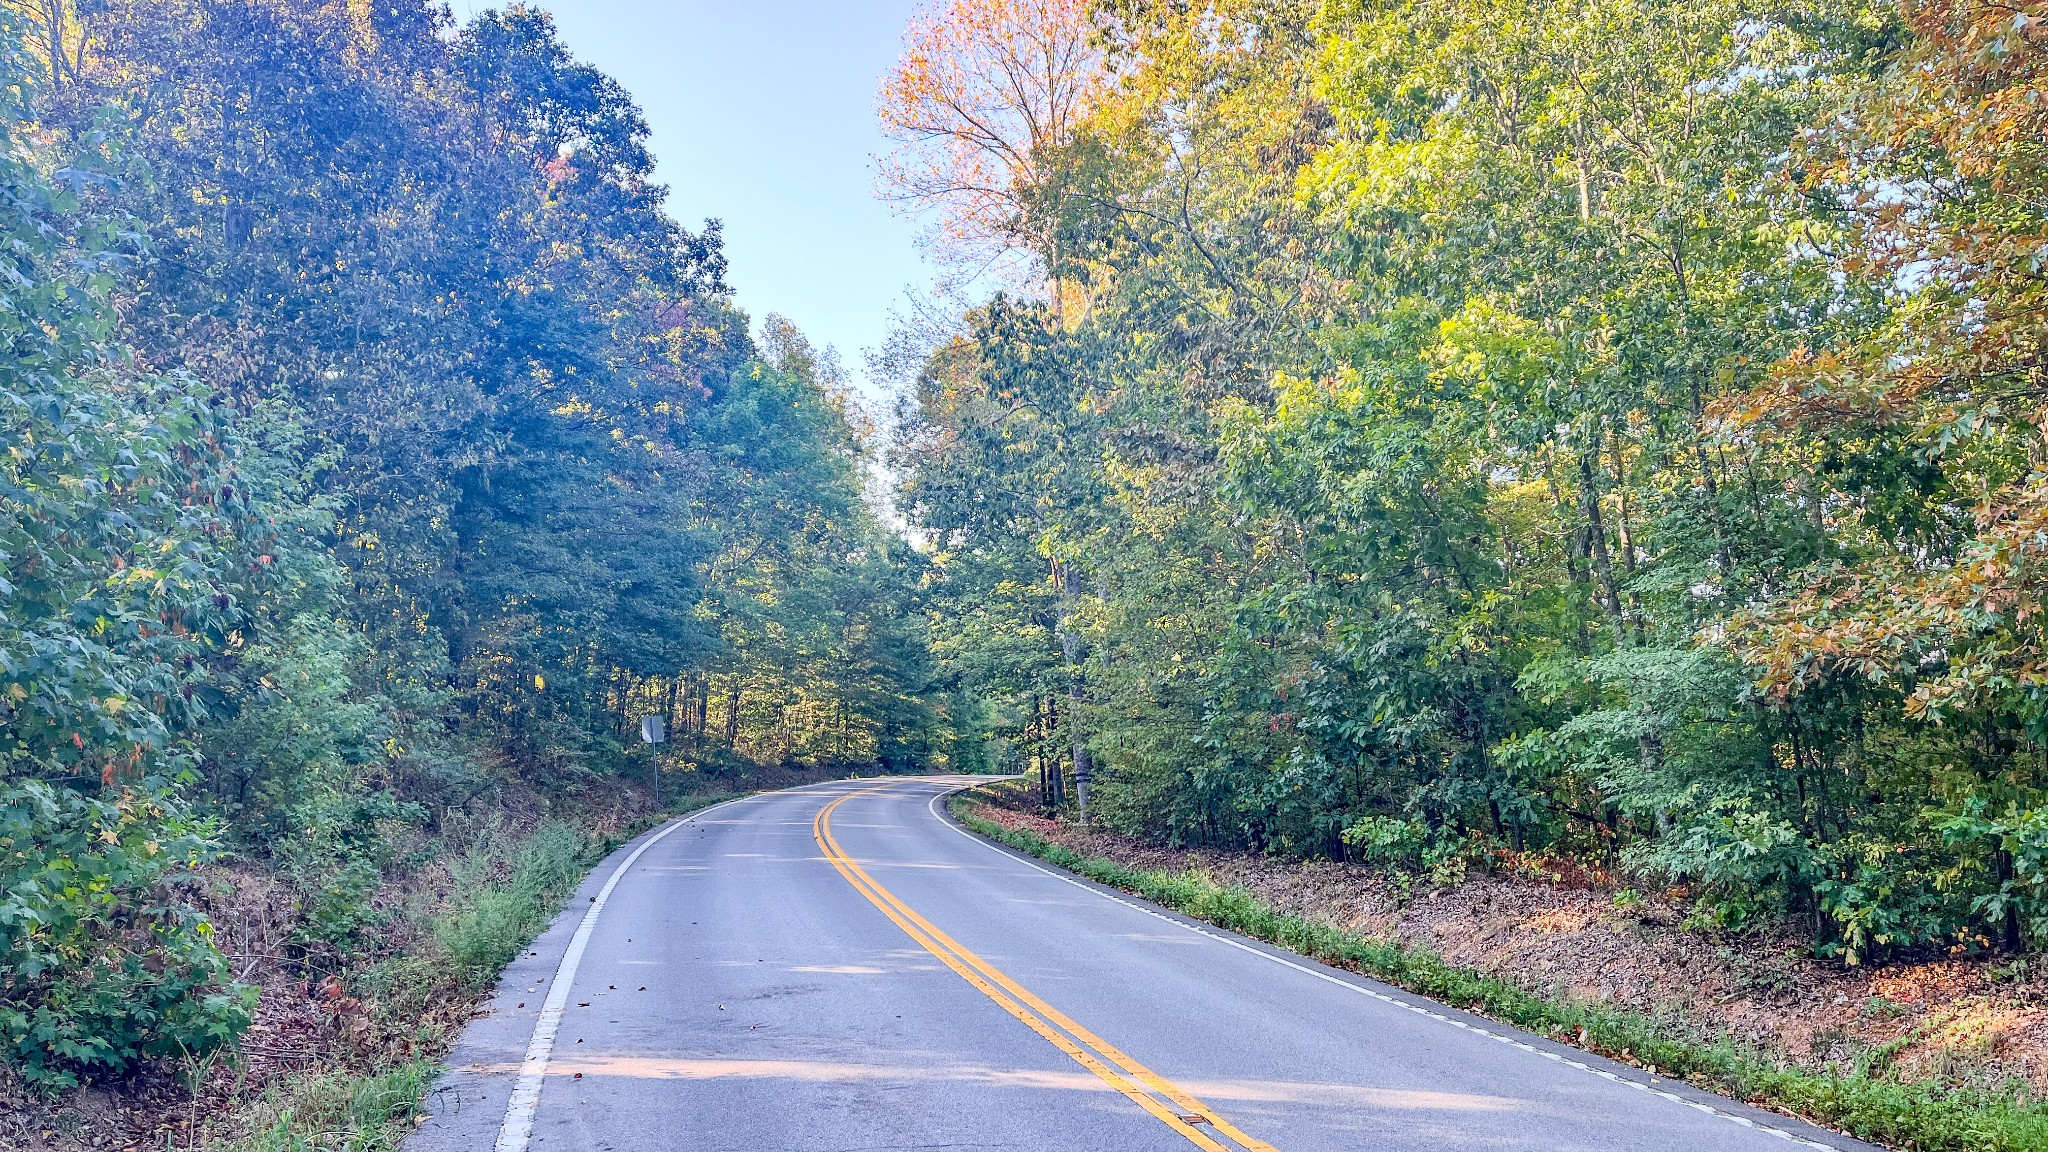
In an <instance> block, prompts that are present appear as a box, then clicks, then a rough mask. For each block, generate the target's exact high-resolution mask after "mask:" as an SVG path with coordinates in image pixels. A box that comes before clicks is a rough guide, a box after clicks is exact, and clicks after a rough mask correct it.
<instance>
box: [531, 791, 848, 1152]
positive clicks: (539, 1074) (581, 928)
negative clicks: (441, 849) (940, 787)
mask: <svg viewBox="0 0 2048 1152" xmlns="http://www.w3.org/2000/svg"><path fill="white" fill-rule="evenodd" d="M855 779H859V778H858V777H856V778H855ZM820 783H825V784H844V783H847V781H844V780H828V781H820ZM817 786H818V785H816V784H808V785H803V786H802V787H798V788H785V789H782V790H780V791H778V792H756V793H754V794H753V795H752V796H735V797H733V798H732V799H730V800H721V801H719V802H718V803H716V804H712V805H710V806H708V807H704V808H699V809H697V810H696V811H695V812H691V813H689V814H687V815H684V816H679V817H677V818H676V819H674V820H671V821H669V822H668V823H667V824H666V825H663V826H662V828H661V829H660V830H659V831H657V832H655V833H654V834H653V835H651V836H649V837H647V838H646V839H644V840H642V841H640V846H639V847H637V848H635V849H633V851H632V853H631V854H630V855H628V856H627V857H626V858H625V859H624V860H621V861H619V866H618V867H616V868H614V869H612V874H611V876H609V877H608V878H606V880H605V882H604V887H602V888H600V889H598V890H597V895H596V896H595V897H592V898H591V901H590V908H589V909H588V910H587V911H585V912H584V913H583V922H582V923H580V924H578V925H577V926H576V935H574V936H573V937H571V938H570V939H569V947H568V948H567V949H566V950H565V951H564V952H563V953H562V963H561V965H560V966H559V967H557V968H556V969H555V975H554V979H553V980H552V981H550V982H549V984H548V998H547V1002H546V1003H544V1004H542V1005H541V1009H540V1018H539V1019H537V1020H535V1021H534V1022H533V1038H532V1039H531V1040H529V1041H528V1042H527V1045H526V1059H525V1060H523V1061H521V1062H520V1064H519V1080H518V1082H517V1083H515V1084H514V1085H513V1086H512V1098H511V1099H509V1100H507V1101H506V1102H505V1120H504V1123H502V1124H500V1125H499V1126H498V1143H497V1152H526V1145H527V1142H528V1141H529V1140H531V1139H532V1138H533V1116H534V1112H535V1111H536V1110H537V1109H538V1108H539V1107H540V1090H541V1085H542V1084H544V1083H546V1082H547V1075H548V1058H549V1057H550V1056H552V1055H553V1054H554V1051H555V1034H556V1033H558V1032H560V1031H561V1029H562V1011H563V1009H564V1008H566V1007H567V1006H568V1003H569V993H570V992H571V991H572V990H573V989H574V987H575V984H576V968H577V966H578V965H580V964H581V963H582V962H583V949H584V946H585V945H587V944H589V943H590V936H591V933H593V932H595V931H596V930H597V917H598V914H599V913H601V912H603V911H604V905H605V901H606V900H608V899H610V898H611V894H612V889H614V888H616V887H618V886H619V881H620V880H621V879H623V878H624V877H625V875H626V870H627V869H628V868H631V867H632V866H633V864H634V862H635V861H637V860H639V859H640V854H641V853H642V852H645V851H647V850H648V849H649V848H652V847H654V846H655V844H657V843H659V842H660V841H661V840H662V839H663V838H664V837H666V836H667V835H668V834H669V833H671V832H673V831H675V830H676V829H678V828H681V827H682V826H683V825H685V824H688V823H690V822H691V821H692V820H695V819H697V818H698V817H699V816H708V815H710V814H711V813H713V812H716V811H718V810H719V809H720V808H726V807H730V806H731V805H734V804H739V803H743V802H745V801H748V800H752V799H754V798H755V797H758V796H777V795H782V794H783V793H786V792H801V791H806V790H808V789H811V788H816V787H817Z"/></svg>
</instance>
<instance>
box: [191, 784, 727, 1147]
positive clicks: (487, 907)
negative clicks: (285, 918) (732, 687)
mask: <svg viewBox="0 0 2048 1152" xmlns="http://www.w3.org/2000/svg"><path fill="white" fill-rule="evenodd" d="M730 799H733V796H730V795H719V796H698V797H690V798H687V799H685V800H682V801H680V802H678V803H677V804H676V805H675V806H673V807H671V808H670V809H669V810H668V811H667V812H666V813H664V814H663V816H662V817H661V819H664V820H666V819H670V818H673V817H675V816H677V815H680V814H683V813H687V812H692V811H695V810H697V809H700V808H705V807H708V806H710V805H712V804H716V803H719V802H721V801H724V800H730ZM653 823H654V821H646V822H643V823H642V824H640V825H639V826H637V827H634V828H630V829H627V830H626V831H625V832H624V833H622V834H619V835H614V836H603V837H596V836H591V835H589V834H588V833H587V832H586V831H585V830H584V829H582V828H580V827H579V826H577V825H576V824H574V823H571V822H569V821H566V820H550V821H547V822H546V823H543V824H541V825H540V826H539V827H537V828H535V829H534V830H533V831H531V832H529V833H527V834H525V835H524V836H497V835H480V836H474V837H471V838H470V842H469V844H468V846H467V848H466V849H465V850H464V851H462V852H461V853H459V854H458V855H456V856H455V857H454V858H453V859H451V860H450V861H449V862H448V883H447V886H446V888H445V889H444V890H443V891H441V892H440V893H438V894H437V895H436V896H435V898H434V900H433V903H432V905H431V906H430V907H428V908H426V909H423V910H422V913H421V914H422V916H423V917H424V918H425V919H427V920H429V921H431V922H432V923H433V925H434V930H433V931H432V932H431V933H430V934H424V935H423V936H422V940H423V946H422V947H421V948H419V949H416V950H414V951H413V952H410V953H407V954H404V955H400V956H396V957H391V958H388V959H385V960H381V961H379V962H377V963H376V964H372V965H369V966H366V967H365V968H364V969H362V970H361V971H359V972H357V973H354V974H352V978H351V980H350V981H349V984H350V987H351V989H352V990H353V991H354V992H355V993H356V994H357V995H359V996H361V997H362V999H363V1001H364V1003H366V1004H369V1005H372V1006H374V1007H373V1008H372V1011H374V1012H375V1013H376V1015H378V1016H380V1017H383V1018H385V1020H386V1021H422V1020H426V1019H428V1017H429V1015H430V1010H431V1009H435V1008H442V1009H445V1007H446V1006H447V1005H448V1004H449V1003H451V1002H454V1003H468V1002H471V1001H474V1000H475V999H476V998H478V997H479V996H480V995H481V994H482V993H483V992H484V991H485V990H486V989H488V988H489V987H490V986H491V984H492V983H493V982H494V981H496V979H497V977H498V973H499V972H501V971H502V970H503V969H504V967H505V965H506V964H508V963H510V962H511V961H512V959H513V958H514V957H515V956H517V955H519V952H520V950H521V949H523V948H525V947H526V945H527V944H528V943H530V942H532V940H533V938H534V937H535V936H537V935H539V933H540V931H541V929H543V928H545V927H546V926H547V924H548V922H549V921H550V920H552V919H553V918H554V916H555V913H556V912H557V911H558V910H559V909H560V907H561V905H562V901H563V900H565V899H567V898H568V896H569V894H570V893H572V892H574V891H575V890H576V887H577V885H578V884H580V883H581V882H582V880H583V877H584V875H585V874H586V873H588V872H589V871H590V869H591V867H592V866H594V865H595V864H596V863H597V862H598V861H600V860H602V859H604V857H606V856H607V855H609V854H610V853H611V852H612V850H613V849H614V848H616V847H618V845H619V844H621V843H623V842H624V841H625V840H628V839H630V838H631V837H632V836H635V835H638V834H639V832H640V831H642V830H644V829H645V828H647V827H649V826H651V825H652V824H653ZM450 1039H451V1037H450V1036H449V1035H448V1034H447V1033H446V1031H445V1029H443V1028H441V1027H440V1026H439V1025H436V1024H433V1023H420V1024H417V1025H416V1026H415V1028H414V1031H413V1032H412V1034H411V1036H410V1038H409V1040H408V1041H407V1042H405V1043H403V1044H401V1045H398V1046H397V1047H396V1050H395V1053H394V1055H393V1056H392V1057H390V1058H387V1059H385V1060H381V1061H373V1062H372V1067H370V1068H368V1069H323V1070H316V1071H310V1072H308V1073H307V1074H306V1075H304V1076H300V1077H296V1078H294V1079H293V1080H292V1081H291V1082H289V1083H288V1084H285V1085H283V1086H281V1087H279V1088H276V1089H273V1090H272V1091H271V1092H270V1093H269V1094H268V1095H267V1096H266V1097H265V1099H264V1100H263V1101H262V1102H261V1103H260V1104H259V1105H258V1106H257V1107H256V1108H255V1109H254V1115H255V1119H254V1120H253V1122H252V1123H250V1124H249V1125H248V1134H247V1135H245V1136H242V1137H240V1138H238V1139H235V1140H232V1141H219V1142H216V1143H214V1144H213V1145H212V1146H211V1147H212V1149H213V1152H396V1150H397V1149H398V1147H399V1144H400V1142H401V1141H402V1140H403V1139H404V1138H405V1135H406V1133H408V1132H410V1131H412V1129H413V1127H414V1126H415V1125H416V1124H417V1122H418V1119H419V1116H420V1101H421V1099H422V1098H423V1097H424V1096H425V1095H426V1092H427V1089H428V1088H429V1087H431V1086H432V1084H433V1082H434V1077H435V1076H436V1075H437V1074H438V1073H439V1071H440V1061H439V1059H438V1058H437V1057H438V1055H439V1054H440V1053H441V1052H442V1051H443V1050H445V1048H446V1047H447V1044H448V1042H449V1041H450Z"/></svg>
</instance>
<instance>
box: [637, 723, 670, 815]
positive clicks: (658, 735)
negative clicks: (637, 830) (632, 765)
mask: <svg viewBox="0 0 2048 1152" xmlns="http://www.w3.org/2000/svg"><path fill="white" fill-rule="evenodd" d="M667 739H668V724H667V722H666V721H665V720H663V719H662V718H661V717H660V716H642V717H641V718H640V742H641V743H643V744H645V745H647V750H648V752H649V754H650V755H649V756H648V760H649V762H650V763H651V765H652V767H651V768H650V769H649V771H648V775H647V782H648V791H650V792H652V793H654V810H655V811H657V812H659V811H661V745H662V742H663V741H665V740H667Z"/></svg>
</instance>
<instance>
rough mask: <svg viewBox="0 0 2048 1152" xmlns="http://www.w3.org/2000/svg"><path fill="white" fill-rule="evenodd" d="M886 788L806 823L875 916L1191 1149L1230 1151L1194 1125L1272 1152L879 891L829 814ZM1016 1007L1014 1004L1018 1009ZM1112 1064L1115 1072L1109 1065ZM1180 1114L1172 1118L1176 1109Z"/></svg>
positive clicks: (1250, 1151) (1249, 1151)
mask: <svg viewBox="0 0 2048 1152" xmlns="http://www.w3.org/2000/svg"><path fill="white" fill-rule="evenodd" d="M886 787H888V786H887V785H877V786H876V787H874V788H869V789H867V790H865V791H862V792H851V793H848V794H847V795H844V796H841V797H840V798H839V799H837V800H834V801H832V802H831V803H830V804H827V805H825V806H824V807H823V808H820V809H818V815H817V817H816V818H815V819H814V820H813V821H812V835H813V836H814V837H815V838H816V839H817V841H818V847H819V848H821V849H823V850H824V853H825V859H827V860H829V861H831V863H832V866H833V867H834V868H837V869H838V870H839V874H840V875H841V876H844V877H846V882H847V883H849V884H851V885H853V887H854V890H855V891H857V892H859V893H860V894H861V895H862V896H864V897H866V898H867V900H868V902H869V903H870V904H873V905H874V906H875V907H877V908H879V909H881V910H882V914H883V915H884V916H887V917H888V918H889V919H890V920H892V921H894V922H895V924H896V926H897V927H898V928H901V929H903V931H904V933H905V934H906V935H908V936H909V937H910V938H911V939H912V940H915V941H917V943H918V945H919V946H920V947H922V948H923V949H924V950H925V951H927V952H930V953H931V954H932V955H933V956H935V957H937V958H938V959H939V961H940V962H941V963H943V964H945V965H946V967H948V968H951V969H952V970H953V971H955V972H957V973H959V974H960V976H961V978H962V979H964V980H966V981H967V982H968V983H969V984H972V985H973V986H974V987H975V988H976V989H977V990H979V991H980V992H981V994H982V995H984V996H986V997H988V998H989V999H990V1000H993V1001H995V1002H996V1004H998V1005H999V1006H1001V1008H1002V1009H1003V1011H1005V1012H1008V1013H1009V1014H1010V1015H1012V1016H1015V1017H1016V1018H1017V1019H1018V1020H1021V1021H1023V1023H1024V1024H1025V1025H1026V1026H1027V1027H1029V1028H1030V1029H1031V1030H1032V1031H1033V1032H1036V1033H1038V1034H1039V1035H1040V1036H1043V1037H1045V1038H1046V1040H1048V1041H1049V1042H1051V1044H1052V1046H1053V1047H1055V1048H1058V1049H1059V1050H1060V1051H1062V1052H1064V1053H1066V1054H1067V1055H1068V1056H1069V1057H1071V1058H1072V1059H1073V1061H1074V1062H1075V1063H1077V1064H1079V1065H1080V1066H1081V1067H1083V1068H1086V1069H1087V1070H1088V1071H1090V1072H1092V1073H1094V1074H1095V1075H1096V1076H1097V1077H1098V1078H1100V1079H1101V1080H1102V1082H1103V1083H1105V1084H1108V1085H1109V1086H1110V1087H1111V1088H1114V1089H1116V1090H1117V1091H1118V1092H1121V1093H1123V1094H1124V1095H1125V1096H1127V1097H1129V1098H1130V1099H1131V1100H1132V1102H1134V1103H1135V1104H1137V1105H1138V1107H1140V1108H1143V1109H1144V1110H1145V1111H1147V1112H1149V1113H1151V1114H1152V1115H1153V1116H1154V1117H1155V1118H1156V1119H1158V1120H1159V1121H1160V1122H1161V1123H1163V1124H1165V1125H1166V1126H1167V1127H1168V1128H1171V1129H1173V1130H1174V1131H1175V1132H1178V1133H1180V1134H1181V1135H1182V1136H1184V1137H1186V1138H1187V1140H1188V1142H1189V1143H1190V1144H1193V1145H1194V1146H1196V1147H1197V1148H1201V1149H1203V1150H1204V1152H1233V1148H1232V1145H1230V1144H1224V1143H1222V1142H1220V1141H1218V1140H1217V1139H1215V1138H1214V1137H1211V1136H1210V1135H1209V1134H1208V1133H1206V1132H1204V1131H1202V1129H1201V1128H1199V1127H1197V1125H1203V1126H1207V1127H1210V1128H1213V1129H1214V1130H1215V1131H1216V1132H1217V1133H1218V1134H1219V1135H1221V1136H1222V1137H1224V1138H1225V1139H1228V1140H1230V1141H1233V1142H1234V1144H1235V1147H1236V1148H1239V1149H1243V1150H1244V1152H1279V1150H1278V1149H1276V1148H1274V1147H1273V1146H1272V1145H1271V1144H1268V1143H1266V1142H1265V1141H1263V1140H1258V1139H1254V1138H1253V1137H1251V1136H1247V1135H1245V1134H1244V1133H1243V1132H1242V1131H1240V1130H1239V1129H1238V1128H1237V1126H1236V1125H1234V1124H1232V1123H1230V1121H1228V1120H1225V1119H1223V1118H1222V1117H1221V1116H1220V1115H1218V1114H1217V1112H1216V1110H1215V1109H1214V1108H1211V1107H1210V1106H1209V1105H1207V1104H1204V1103H1203V1102H1202V1101H1200V1100H1198V1099H1196V1098H1195V1097H1194V1095H1193V1094H1192V1093H1190V1092H1189V1091H1188V1090H1187V1089H1185V1088H1182V1087H1180V1086H1179V1085H1177V1084H1175V1083H1173V1082H1172V1081H1170V1080H1168V1079H1167V1078H1166V1077H1164V1076H1161V1075H1160V1074H1159V1073H1157V1072H1154V1071H1153V1070H1152V1069H1150V1068H1147V1067H1146V1066H1144V1065H1143V1064H1140V1063H1138V1062H1137V1061H1136V1060H1133V1059H1132V1058H1131V1057H1129V1056H1127V1055H1125V1054H1124V1053H1123V1052H1122V1051H1120V1050H1119V1049H1117V1048H1116V1047H1115V1046H1114V1045H1111V1044H1110V1043H1109V1042H1108V1041H1105V1040H1103V1039H1102V1038H1101V1037H1099V1036H1097V1035H1095V1034H1094V1033H1093V1032H1090V1031H1089V1030H1088V1029H1086V1028H1083V1027H1082V1026H1081V1025H1079V1024H1077V1023H1075V1022H1074V1021H1073V1020H1072V1019H1070V1018H1069V1017H1068V1016H1067V1015H1066V1014H1065V1013H1063V1012H1061V1011H1060V1010H1059V1009H1057V1008H1054V1007H1053V1006H1052V1005H1050V1004H1047V1003H1046V1002H1045V1001H1044V1000H1043V999H1041V998H1040V997H1039V996H1037V995H1036V994H1035V993H1033V992H1032V991H1031V990H1030V989H1028V988H1026V987H1024V986H1023V985H1022V984H1019V983H1018V982H1017V981H1016V980H1014V979H1012V978H1011V977H1010V976H1009V975H1007V974H1005V973H1004V972H1003V970H1002V969H1000V968H997V967H996V966H995V965H993V964H991V963H989V962H988V961H987V960H984V959H982V958H981V957H979V956H977V955H975V954H974V953H973V952H972V951H970V950H968V949H967V948H966V947H964V946H962V945H961V944H960V942H959V941H957V940H955V939H953V938H952V937H951V936H948V935H946V933H945V932H943V931H941V930H940V929H939V927H938V926H937V925H935V924H933V923H932V922H931V921H929V920H927V919H925V918H924V917H923V916H921V915H919V914H918V913H917V911H916V910H915V909H913V908H911V907H910V906H909V905H907V904H905V903H904V902H903V901H901V900H899V899H897V897H896V895H895V894H894V893H892V892H890V891H889V890H888V889H887V888H885V887H883V886H882V885H881V883H880V882H878V881H877V880H876V879H875V878H874V877H873V876H870V875H869V874H868V872H867V870H866V869H865V868H862V867H861V866H860V863H859V862H858V861H856V860H855V859H854V858H853V857H851V856H849V855H847V853H846V850H845V849H843V848H841V847H840V846H839V841H838V839H837V838H835V837H834V836H833V835H832V813H834V812H836V811H838V809H839V807H840V806H841V805H843V804H845V803H846V802H847V801H849V800H852V799H854V798H855V797H857V796H865V795H867V794H869V793H871V792H879V791H881V790H882V789H883V788H886ZM1020 1001H1021V1003H1020ZM1111 1064H1114V1065H1116V1067H1115V1068H1111V1067H1109V1065H1111ZM1177 1108H1178V1109H1185V1111H1176V1110H1175V1109H1177Z"/></svg>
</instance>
